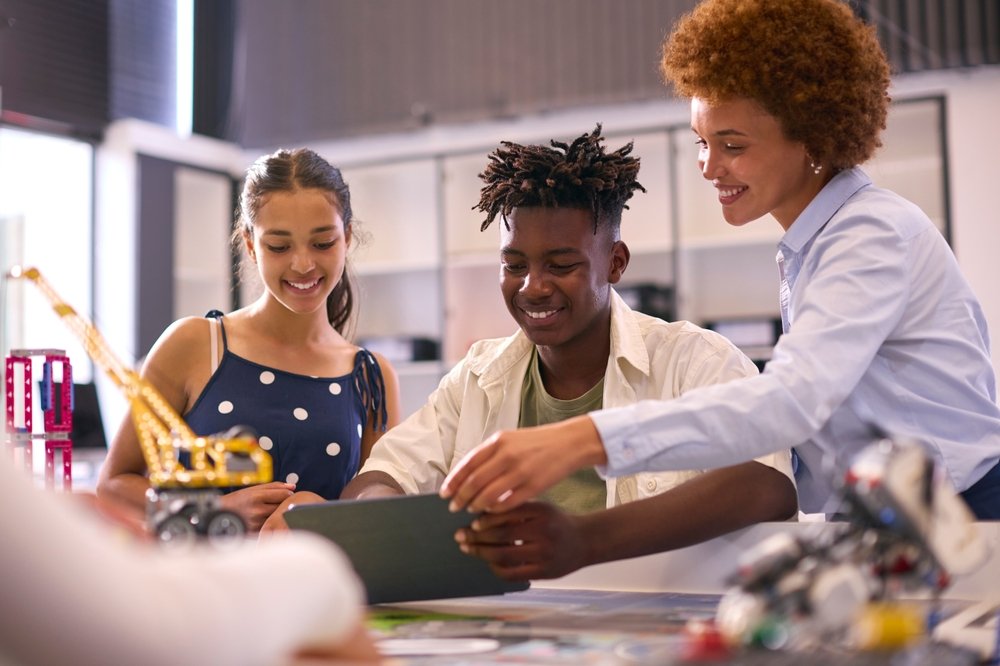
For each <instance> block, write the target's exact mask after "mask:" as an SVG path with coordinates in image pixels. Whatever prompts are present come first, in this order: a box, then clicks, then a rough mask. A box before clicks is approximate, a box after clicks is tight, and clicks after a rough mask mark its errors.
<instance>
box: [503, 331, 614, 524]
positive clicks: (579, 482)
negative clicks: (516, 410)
mask: <svg viewBox="0 0 1000 666" xmlns="http://www.w3.org/2000/svg"><path fill="white" fill-rule="evenodd" d="M603 403H604V378H603V377H601V380H600V381H599V382H597V383H596V384H595V385H594V386H593V387H591V388H590V389H589V390H588V391H587V392H586V393H584V394H583V395H581V396H580V397H579V398H573V399H572V400H560V399H558V398H553V397H552V396H551V395H549V394H548V393H547V392H546V391H545V384H544V383H543V382H542V375H541V373H540V372H539V370H538V350H537V349H535V350H533V351H532V352H531V363H530V364H529V365H528V372H527V373H525V376H524V383H523V384H522V385H521V416H520V419H519V420H518V427H520V428H528V427H531V426H538V425H545V424H547V423H557V422H559V421H564V420H566V419H568V418H570V417H573V416H579V415H581V414H587V413H589V412H592V411H594V410H597V409H600V408H601V405H602V404H603ZM540 499H543V500H545V501H547V502H551V503H552V504H555V505H556V506H558V507H559V508H560V509H563V510H564V511H568V512H570V513H589V512H591V511H597V510H599V509H603V508H604V507H605V506H606V503H607V487H606V486H605V483H604V481H603V480H602V479H601V477H599V476H598V475H597V472H595V471H594V468H593V467H587V468H584V469H582V470H580V471H578V472H575V473H573V474H571V475H570V476H568V477H567V478H565V479H563V480H562V481H560V482H559V483H557V484H556V485H555V486H553V487H552V488H550V489H549V490H548V491H546V492H545V493H543V494H542V495H541V496H540Z"/></svg>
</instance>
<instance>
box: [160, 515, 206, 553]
mask: <svg viewBox="0 0 1000 666" xmlns="http://www.w3.org/2000/svg"><path fill="white" fill-rule="evenodd" d="M197 537H198V531H197V530H196V529H195V526H194V525H193V524H192V523H191V520H190V518H189V517H188V516H185V515H183V514H177V515H173V516H170V517H169V518H166V519H165V520H164V521H163V522H161V523H160V524H159V525H157V526H156V538H157V539H158V540H159V541H160V543H162V544H164V545H166V546H170V547H183V546H187V545H190V544H193V543H194V541H195V539H197Z"/></svg>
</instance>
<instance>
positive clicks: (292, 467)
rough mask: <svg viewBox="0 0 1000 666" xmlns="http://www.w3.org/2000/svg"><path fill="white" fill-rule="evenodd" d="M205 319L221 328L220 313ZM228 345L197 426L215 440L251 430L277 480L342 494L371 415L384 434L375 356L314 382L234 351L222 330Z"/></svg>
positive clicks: (200, 405) (192, 415)
mask: <svg viewBox="0 0 1000 666" xmlns="http://www.w3.org/2000/svg"><path fill="white" fill-rule="evenodd" d="M207 316H209V317H217V318H218V320H219V323H220V325H221V324H222V319H221V313H220V312H218V311H217V310H213V311H212V312H210V313H208V315H207ZM213 335H214V332H213ZM222 340H223V353H222V359H221V362H220V363H219V366H218V368H217V369H216V370H215V372H214V373H213V374H212V377H211V378H210V379H209V381H208V384H207V385H206V386H205V390H204V391H202V393H201V395H200V396H198V400H197V402H195V404H194V407H192V408H191V411H189V412H188V413H187V414H186V415H185V417H184V418H185V420H186V421H187V423H188V425H189V426H190V427H191V429H192V430H193V431H194V432H195V433H196V434H198V435H212V434H216V433H220V432H225V431H226V430H228V429H229V428H231V427H233V426H249V427H250V428H252V429H253V430H254V432H256V433H257V436H258V440H259V442H260V446H261V448H263V449H264V450H266V451H267V452H268V453H270V454H271V457H272V458H273V460H274V480H275V481H286V482H288V483H294V484H295V485H296V490H309V491H312V492H314V493H316V494H318V495H320V496H322V497H324V498H326V499H336V498H338V497H340V492H341V490H343V488H344V486H345V485H347V482H348V481H350V480H351V479H352V478H354V475H355V474H357V472H358V467H359V463H360V456H361V435H362V433H363V432H364V427H365V423H366V422H367V420H368V415H369V414H372V413H374V414H375V425H376V427H377V428H380V429H383V430H384V429H385V425H386V421H387V415H386V408H385V385H384V383H383V381H382V373H381V370H380V369H379V366H378V363H377V362H376V361H375V358H374V357H373V356H372V355H371V353H370V352H368V351H367V350H364V349H362V350H360V351H359V352H358V353H357V355H356V356H355V357H354V370H353V371H352V372H351V373H350V374H348V375H344V376H342V377H308V376H305V375H297V374H294V373H291V372H285V371H283V370H276V369H274V368H269V367H266V366H263V365H260V364H257V363H254V362H252V361H248V360H247V359H245V358H242V357H240V356H237V355H236V354H233V353H232V352H230V351H229V345H228V343H227V341H226V330H225V327H224V326H223V327H222Z"/></svg>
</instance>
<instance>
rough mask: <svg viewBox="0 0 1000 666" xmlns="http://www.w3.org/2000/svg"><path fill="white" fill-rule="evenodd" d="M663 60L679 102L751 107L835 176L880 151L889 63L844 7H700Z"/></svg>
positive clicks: (719, 2) (778, 0)
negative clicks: (743, 102) (737, 102)
mask: <svg viewBox="0 0 1000 666" xmlns="http://www.w3.org/2000/svg"><path fill="white" fill-rule="evenodd" d="M662 55H663V58H662V61H661V63H660V66H661V70H662V72H663V76H664V79H665V80H666V82H667V84H668V85H671V86H672V87H673V89H674V91H675V92H676V93H677V94H678V95H680V96H682V97H698V98H700V99H703V100H705V101H706V102H707V103H709V104H716V103H719V102H722V101H725V100H727V99H732V98H745V99H751V100H753V101H755V102H757V103H758V104H759V105H760V106H761V107H762V108H763V109H764V110H765V111H767V112H768V113H769V114H771V115H772V116H774V117H775V118H777V119H778V122H779V123H780V124H781V127H782V128H783V130H784V133H785V136H786V137H787V138H788V139H790V140H792V141H799V142H801V143H803V144H804V145H805V147H806V150H807V151H808V153H809V155H810V157H811V158H812V159H813V161H815V162H816V163H817V164H822V165H825V166H826V167H827V168H829V169H831V170H832V171H839V170H842V169H847V168H850V167H853V166H855V165H857V164H862V163H863V162H865V161H867V160H868V159H869V158H870V157H871V156H872V155H873V154H874V153H875V150H876V149H877V148H878V147H879V146H881V145H882V142H881V140H880V138H879V135H880V134H881V131H882V130H883V129H885V119H886V113H887V112H888V107H889V101H890V98H889V84H890V70H889V64H888V62H887V60H886V57H885V53H884V52H883V51H882V47H881V46H880V45H879V42H878V39H877V37H876V35H875V30H874V29H873V28H872V27H871V26H868V25H866V24H865V23H863V22H862V21H861V20H860V19H859V18H857V17H856V16H855V15H854V13H853V12H852V11H851V9H850V7H849V6H848V5H847V3H846V2H842V1H841V0H705V1H704V2H702V3H701V4H699V5H698V6H697V7H696V8H695V9H694V11H692V12H691V13H690V14H687V15H686V16H684V17H682V18H681V19H680V20H679V21H678V22H677V24H676V25H675V27H674V30H673V32H672V33H671V34H670V35H669V36H668V37H667V39H666V41H665V42H664V44H663V54H662Z"/></svg>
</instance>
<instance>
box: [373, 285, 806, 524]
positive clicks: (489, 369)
mask: <svg viewBox="0 0 1000 666" xmlns="http://www.w3.org/2000/svg"><path fill="white" fill-rule="evenodd" d="M611 301H612V305H611V354H610V357H609V358H608V366H607V371H606V372H605V375H604V402H603V406H604V408H609V407H622V406H625V405H630V404H632V403H634V402H636V401H639V400H651V399H652V400H670V399H671V398H675V397H677V396H679V395H681V394H683V393H685V392H686V391H689V390H691V389H693V388H697V387H699V386H705V385H707V384H717V383H720V382H726V381H730V380H733V379H738V378H741V377H746V376H748V375H753V374H756V373H757V368H756V367H755V366H754V364H753V363H752V362H750V360H749V359H748V358H747V357H746V356H745V355H744V354H743V353H742V352H740V351H739V350H738V349H737V348H736V347H735V346H734V345H733V344H732V343H731V342H729V341H728V340H727V339H726V338H724V337H722V336H721V335H719V334H717V333H714V332H712V331H708V330H705V329H702V328H699V327H698V326H695V325H694V324H691V323H690V322H685V321H678V322H666V321H663V320H662V319H657V318H655V317H650V316H648V315H645V314H642V313H640V312H635V311H633V310H632V309H630V308H629V307H628V305H626V304H625V302H624V301H623V300H622V299H621V297H620V296H619V295H618V294H617V293H616V292H614V290H612V293H611ZM531 351H532V343H531V341H530V340H528V338H527V337H526V336H525V335H524V333H523V332H522V331H520V330H518V331H517V333H515V334H514V335H512V336H510V337H507V338H495V339H491V340H481V341H479V342H476V343H475V344H473V345H472V347H471V348H470V349H469V352H468V353H467V354H466V355H465V358H464V359H462V361H460V362H459V363H458V364H457V365H456V366H455V367H454V368H452V370H451V371H450V372H449V373H448V374H447V375H445V376H444V378H443V379H442V380H441V383H440V384H439V385H438V388H437V389H436V390H435V391H434V392H433V393H431V395H430V397H429V398H428V400H427V403H426V404H425V405H424V406H423V407H421V408H420V409H419V410H417V411H416V412H414V413H413V414H412V415H411V416H410V417H409V418H407V419H406V420H405V421H403V422H402V423H400V424H399V425H398V426H396V427H395V428H393V429H391V430H390V431H389V432H387V433H386V434H385V435H383V436H382V438H381V439H379V441H378V442H377V443H376V444H375V447H374V448H373V450H372V453H371V456H369V458H368V460H367V462H365V464H364V466H363V467H362V468H361V473H365V472H372V471H380V472H384V473H386V474H388V475H389V476H391V477H392V478H394V479H395V480H396V481H397V482H398V483H399V485H400V486H402V488H403V490H405V491H406V493H407V494H416V493H433V492H437V490H438V488H440V486H441V483H442V482H443V481H444V478H445V476H447V474H448V471H449V470H450V469H451V467H452V466H453V465H454V464H456V463H457V462H458V461H459V460H461V459H462V457H463V456H464V455H465V454H466V453H468V452H469V451H470V450H471V449H473V448H475V447H476V446H478V445H479V444H481V443H482V442H483V440H485V439H486V438H487V437H489V436H490V435H492V434H493V433H494V432H496V431H497V430H511V429H514V428H517V425H518V417H519V415H520V411H521V387H522V385H523V383H524V376H525V373H526V372H527V370H528V364H529V362H530V361H531ZM756 460H757V461H758V462H761V463H763V464H765V465H768V466H770V467H774V468H775V469H778V470H779V471H781V472H782V473H783V474H785V475H786V476H788V478H789V479H791V480H792V482H793V483H794V482H795V479H794V476H793V475H792V465H791V453H790V452H789V451H788V450H785V451H781V452H779V453H774V454H770V455H766V456H763V457H761V458H757V459H756ZM702 471H703V470H691V471H685V472H654V473H640V474H634V475H631V476H625V477H620V478H617V479H616V478H609V479H608V480H607V484H608V506H614V505H616V504H623V503H625V502H631V501H634V500H637V499H641V498H643V497H649V496H651V495H655V494H658V493H661V492H663V491H665V490H668V489H670V488H673V487H674V486H677V485H679V484H681V483H683V482H684V481H686V480H688V479H690V478H692V477H693V476H696V475H697V474H700V473H701V472H702Z"/></svg>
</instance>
